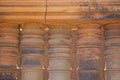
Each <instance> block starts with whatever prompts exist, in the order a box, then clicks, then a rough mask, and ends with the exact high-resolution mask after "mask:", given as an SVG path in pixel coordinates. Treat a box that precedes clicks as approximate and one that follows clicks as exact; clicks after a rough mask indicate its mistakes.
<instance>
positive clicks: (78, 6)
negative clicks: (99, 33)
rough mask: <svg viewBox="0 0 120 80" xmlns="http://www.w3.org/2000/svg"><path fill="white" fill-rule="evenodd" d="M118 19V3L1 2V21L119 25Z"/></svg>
mask: <svg viewBox="0 0 120 80" xmlns="http://www.w3.org/2000/svg"><path fill="white" fill-rule="evenodd" d="M119 18H120V0H0V21H19V22H24V21H38V22H48V23H49V22H51V21H52V22H57V21H58V22H69V23H71V22H78V21H80V22H90V21H91V20H92V21H96V20H97V21H101V20H102V21H103V22H104V20H109V21H117V22H119ZM86 20H88V21H86Z"/></svg>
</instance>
